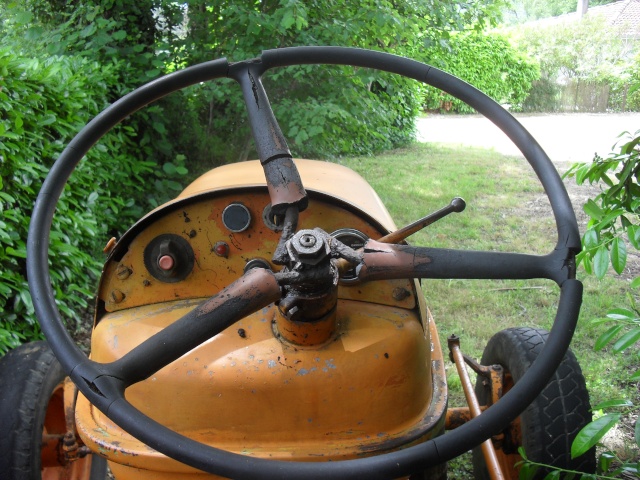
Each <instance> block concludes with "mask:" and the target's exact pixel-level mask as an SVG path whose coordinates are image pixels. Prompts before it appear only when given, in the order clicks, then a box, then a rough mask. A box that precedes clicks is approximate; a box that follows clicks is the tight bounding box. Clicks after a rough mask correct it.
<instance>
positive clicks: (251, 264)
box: [244, 258, 271, 273]
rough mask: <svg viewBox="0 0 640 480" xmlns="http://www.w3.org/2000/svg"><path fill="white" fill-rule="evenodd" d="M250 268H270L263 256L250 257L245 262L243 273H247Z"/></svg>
mask: <svg viewBox="0 0 640 480" xmlns="http://www.w3.org/2000/svg"><path fill="white" fill-rule="evenodd" d="M252 268H264V269H266V270H271V264H270V263H269V262H267V261H266V260H265V259H264V258H252V259H251V260H249V261H248V262H247V263H246V264H245V266H244V273H247V272H248V271H249V270H251V269H252Z"/></svg>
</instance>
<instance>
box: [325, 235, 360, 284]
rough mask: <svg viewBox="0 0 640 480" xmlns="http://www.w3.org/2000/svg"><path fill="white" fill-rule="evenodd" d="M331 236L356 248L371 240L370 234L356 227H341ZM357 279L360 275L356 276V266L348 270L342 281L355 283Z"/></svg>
mask: <svg viewBox="0 0 640 480" xmlns="http://www.w3.org/2000/svg"><path fill="white" fill-rule="evenodd" d="M331 236H332V237H333V238H335V239H336V240H339V241H341V242H342V243H344V244H345V245H346V246H347V247H351V248H353V249H354V250H358V249H359V248H362V247H364V244H365V243H367V240H369V237H368V236H366V235H365V234H364V233H362V232H361V231H360V230H356V229H355V228H341V229H339V230H336V231H335V232H333V233H332V234H331ZM357 280H358V277H357V276H356V271H355V268H352V269H350V270H347V271H346V272H345V273H344V275H343V276H342V277H341V278H340V282H342V283H353V282H356V281H357Z"/></svg>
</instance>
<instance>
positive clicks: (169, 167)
mask: <svg viewBox="0 0 640 480" xmlns="http://www.w3.org/2000/svg"><path fill="white" fill-rule="evenodd" d="M162 170H164V173H166V174H167V175H175V173H176V167H175V165H174V164H173V163H171V162H167V163H165V164H164V165H162Z"/></svg>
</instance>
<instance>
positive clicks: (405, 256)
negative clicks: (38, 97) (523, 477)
mask: <svg viewBox="0 0 640 480" xmlns="http://www.w3.org/2000/svg"><path fill="white" fill-rule="evenodd" d="M300 64H335V65H353V66H358V67H365V68H372V69H378V70H383V71H387V72H392V73H396V74H400V75H403V76H405V77H409V78H413V79H415V80H418V81H421V82H424V83H426V84H429V85H432V86H434V87H437V88H439V89H441V90H443V91H445V92H447V93H449V94H451V95H453V96H455V97H457V98H459V99H461V100H463V101H464V102H466V103H467V104H468V105H470V106H471V107H473V108H475V109H476V110H477V111H478V112H480V113H481V114H483V115H484V116H485V117H487V118H488V119H489V120H491V121H492V122H493V123H494V124H496V125H497V126H498V127H499V128H500V129H502V130H503V131H504V133H505V134H506V135H507V136H508V137H509V138H510V139H511V140H512V141H513V142H514V144H515V145H516V146H517V147H518V148H519V149H520V151H521V152H522V153H523V155H524V156H525V158H526V159H527V161H528V162H529V163H530V164H531V166H532V167H533V169H534V171H535V173H536V175H537V176H538V179H539V180H540V182H541V183H542V185H543V187H544V189H545V192H546V194H547V196H548V198H549V201H550V204H551V208H552V211H553V215H554V217H555V223H556V229H557V233H558V240H557V244H556V246H555V248H554V249H553V251H551V252H550V253H549V254H547V255H542V256H539V255H530V254H519V253H502V252H489V251H481V252H476V251H464V250H450V249H435V248H426V247H412V246H407V245H394V244H384V243H380V242H375V241H373V240H370V241H369V242H368V243H367V244H365V247H364V249H363V250H362V251H359V252H356V254H355V255H352V256H351V257H350V258H348V260H349V261H350V262H351V265H355V267H356V271H357V274H358V277H359V279H360V280H361V281H368V280H375V279H394V278H456V279H462V278H464V279H530V278H545V279H551V280H554V281H555V282H556V283H557V284H558V286H559V287H560V299H559V304H558V309H557V313H556V318H555V321H554V325H553V328H552V329H551V332H550V335H549V340H548V342H547V344H546V346H545V347H544V350H543V352H542V354H541V355H540V356H539V358H538V359H537V360H536V361H535V362H534V364H533V365H532V366H531V368H530V369H529V371H528V372H527V373H526V374H525V375H524V377H523V378H522V379H521V381H519V382H518V383H517V384H516V385H515V386H514V387H513V388H512V389H511V390H510V391H509V392H508V393H507V394H506V395H505V396H504V397H503V398H502V399H501V400H500V402H499V403H497V404H496V405H495V406H492V407H491V408H489V409H488V410H486V411H485V412H483V413H482V415H481V416H479V417H478V418H476V419H473V420H471V421H469V422H468V423H466V424H464V425H462V426H460V427H458V428H456V429H455V430H453V431H452V432H450V433H448V434H446V435H443V436H440V437H436V438H434V439H432V440H429V441H426V442H425V443H421V444H418V445H414V446H410V447H407V448H404V449H402V450H399V451H394V452H390V453H385V454H381V455H378V456H372V457H366V458H361V459H354V460H341V461H334V462H287V461H280V460H268V459H261V458H254V457H250V456H245V455H240V454H236V453H232V452H228V451H224V450H220V449H217V448H214V447H211V446H208V445H205V444H202V443H198V442H196V441H194V440H191V439H189V438H187V437H184V436H182V435H180V434H178V433H177V432H174V431H172V430H170V429H168V428H167V427H164V426H163V425H161V424H159V423H157V422H155V421H154V420H152V419H150V418H149V417H147V416H146V415H144V414H143V413H142V412H140V411H139V410H137V409H136V408H135V407H133V406H132V405H131V404H130V403H129V402H127V400H126V399H125V396H124V392H125V389H126V388H128V387H129V386H131V385H133V384H135V383H136V382H139V381H141V380H143V379H145V378H147V377H149V376H150V375H152V374H153V373H154V372H156V371H157V370H159V369H160V368H162V367H163V366H165V365H167V364H169V363H171V362H172V361H173V360H175V359H177V358H179V357H180V356H181V355H183V354H184V353H186V352H188V351H190V350H191V349H193V348H195V347H196V346H198V345H199V344H201V343H202V342H204V341H206V340H207V339H209V338H211V337H212V336H214V335H216V334H217V333H219V332H221V331H222V330H224V329H225V328H226V327H228V326H229V325H231V324H233V323H234V322H236V321H238V320H240V319H241V318H243V317H245V316H247V315H249V314H251V313H253V312H255V311H257V310H259V309H260V308H263V307H265V306H267V305H269V304H271V303H272V302H275V301H277V300H279V299H280V298H281V295H282V293H281V292H282V289H283V287H284V286H285V285H287V284H291V283H295V282H296V281H297V280H296V276H295V275H292V274H282V273H273V272H270V271H268V270H263V269H252V270H250V271H248V272H247V273H246V274H245V275H243V276H242V277H241V278H240V279H238V280H237V281H235V282H233V283H232V284H231V285H229V286H228V287H226V288H224V289H223V290H222V291H221V292H220V293H218V294H216V295H214V296H213V297H211V298H210V299H209V300H206V301H205V302H203V303H202V304H201V305H199V306H198V307H197V308H196V309H195V310H193V311H192V312H190V313H189V314H187V315H185V316H184V317H182V318H181V319H179V320H178V321H176V322H175V323H173V324H172V325H170V326H169V327H167V328H165V329H164V330H162V331H160V332H159V333H157V334H156V335H154V336H152V337H151V338H149V339H148V340H146V341H144V342H143V343H142V344H141V345H139V346H138V347H136V348H134V349H133V350H132V351H131V352H129V353H128V354H126V355H125V356H123V357H122V358H120V359H118V360H116V361H115V362H113V363H109V364H102V363H97V362H94V361H92V360H90V359H89V358H87V357H86V356H85V355H84V354H83V353H82V352H81V351H80V350H79V349H78V347H76V345H75V344H74V342H73V340H72V339H71V337H70V335H69V334H68V332H67V331H66V329H65V327H64V325H63V322H62V319H61V316H60V313H59V311H58V309H57V307H56V303H55V298H54V294H53V290H52V288H51V279H50V275H49V267H48V246H49V234H50V228H51V221H52V218H53V214H54V210H55V207H56V203H57V201H58V199H59V197H60V194H61V193H62V191H63V188H64V185H65V183H66V181H67V180H68V177H69V176H70V174H71V172H72V171H73V169H74V168H75V166H76V165H77V164H78V162H79V161H80V160H81V159H82V157H83V156H84V155H85V154H86V152H87V151H88V150H89V148H91V146H92V145H93V144H94V143H96V142H97V141H98V140H99V139H100V138H101V137H102V136H103V135H104V134H105V133H106V132H108V131H109V130H110V129H111V128H112V127H113V126H115V125H116V124H118V123H119V122H120V121H122V120H123V119H124V118H125V117H127V116H128V115H130V114H132V113H133V112H135V111H137V110H138V109H140V108H142V107H143V106H145V105H147V104H149V103H151V102H153V101H155V100H157V99H159V98H161V97H163V96H165V95H168V94H169V93H171V92H174V91H176V90H179V89H182V88H185V87H187V86H189V85H193V84H196V83H199V82H204V81H209V80H213V79H217V78H223V77H227V78H232V79H234V80H235V81H237V82H238V83H239V84H240V86H241V88H242V90H243V94H244V97H245V104H246V107H247V110H248V116H249V120H250V123H251V128H252V133H253V137H254V140H255V143H256V147H257V151H258V154H259V157H260V160H261V162H262V165H263V168H264V171H265V176H266V179H267V186H268V189H269V195H270V198H271V204H272V205H273V213H274V214H275V215H278V216H280V217H281V218H282V219H284V222H285V227H286V226H287V225H288V226H289V228H285V229H284V231H283V235H282V238H281V244H283V243H284V242H285V241H288V240H290V238H291V237H292V236H293V233H295V225H296V221H297V214H298V212H299V211H301V210H303V209H304V208H306V207H307V197H306V193H305V190H304V187H303V185H302V183H301V180H300V177H299V175H298V172H297V170H296V167H295V165H294V163H293V161H292V158H291V153H290V152H289V149H288V147H287V143H286V140H285V138H284V136H283V135H282V132H281V130H280V128H279V126H278V123H277V121H276V119H275V116H274V115H273V112H272V110H271V107H270V105H269V101H268V98H267V95H266V93H265V90H264V88H263V86H262V82H261V76H262V75H263V74H264V73H265V72H266V71H267V70H269V69H271V68H275V67H285V66H291V65H300ZM27 243H28V245H27V248H28V265H27V268H28V276H29V285H30V288H31V295H32V297H33V303H34V306H35V309H36V313H37V316H38V318H39V320H40V323H41V325H42V330H43V331H44V333H45V335H46V337H47V340H48V341H49V343H50V345H51V348H52V349H53V351H54V353H55V354H56V356H57V357H58V359H59V361H60V363H61V364H62V366H63V368H64V370H65V371H66V373H67V374H68V375H69V376H70V377H71V379H72V380H73V381H74V382H75V383H76V385H77V386H78V388H79V389H80V390H81V391H82V393H83V394H84V395H85V396H86V397H87V398H88V399H89V401H90V402H91V403H92V404H94V405H95V406H96V407H97V408H99V409H100V410H101V411H102V412H103V413H104V414H105V415H106V416H107V417H109V418H110V419H112V420H113V421H114V422H116V423H117V424H118V425H119V426H121V427H122V428H123V429H124V430H126V431H127V432H128V433H130V434H131V435H133V436H134V437H136V438H137V439H139V440H141V441H143V442H144V443H146V444H147V445H149V446H150V447H152V448H154V449H156V450H158V451H160V452H162V453H164V454H165V455H167V456H169V457H172V458H174V459H176V460H179V461H180V462H183V463H186V464H188V465H191V466H193V467H195V468H198V469H201V470H204V471H206V472H209V473H214V474H217V475H221V476H224V477H229V478H237V479H240V478H252V479H280V478H307V479H360V478H362V479H364V478H366V479H387V478H397V477H400V476H403V475H409V474H410V473H412V472H415V471H420V470H424V469H426V468H428V467H431V466H434V465H437V464H440V463H443V462H445V461H447V460H450V459H452V458H454V457H456V456H458V455H460V454H462V453H464V452H466V451H468V450H470V449H471V448H473V447H474V446H476V445H478V444H479V443H481V442H482V441H484V440H486V439H487V438H489V437H491V436H492V435H495V434H498V433H499V432H500V431H502V430H503V429H504V428H505V427H506V426H507V425H508V424H509V423H510V422H511V421H513V420H514V419H515V418H517V416H518V415H519V414H520V413H521V412H522V411H524V409H525V408H526V407H527V405H528V404H529V403H531V402H532V401H533V400H534V399H535V398H536V396H537V395H538V393H539V392H540V391H541V390H542V388H543V387H544V386H545V385H546V383H547V382H548V381H549V379H550V377H551V375H552V374H553V372H555V370H556V369H557V367H558V365H559V364H560V361H561V360H562V358H563V356H564V354H565V352H566V351H567V349H568V346H569V343H570V341H571V337H572V335H573V330H574V328H575V325H576V322H577V319H578V314H579V310H580V303H581V299H582V284H581V283H580V282H579V281H578V280H576V279H575V254H576V253H577V252H578V251H579V250H580V235H579V231H578V225H577V222H576V218H575V214H574V212H573V209H572V207H571V202H570V200H569V197H568V195H567V192H566V190H565V188H564V185H563V184H562V181H561V179H560V176H559V175H558V173H557V171H556V170H555V168H554V166H553V164H552V163H551V161H550V160H549V158H548V157H547V155H546V154H545V153H544V151H543V150H542V148H541V147H540V146H539V145H538V143H537V142H536V141H535V140H534V139H533V137H532V136H531V135H530V134H529V133H528V132H527V131H526V130H525V129H524V128H523V127H522V126H521V125H520V124H519V123H518V121H517V120H516V119H515V118H513V117H512V116H511V115H510V114H509V113H508V112H507V111H505V110H504V109H503V108H502V107H500V106H499V105H498V104H497V103H496V102H494V101H493V100H491V99H490V98H489V97H487V96H486V95H484V94H483V93H481V92H480V91H479V90H477V89H475V88H473V87H472V86H470V85H469V84H467V83H465V82H463V81H461V80H460V79H458V78H456V77H453V76H451V75H449V74H447V73H445V72H443V71H441V70H438V69H436V68H434V67H431V66H429V65H426V64H423V63H420V62H417V61H414V60H410V59H407V58H402V57H398V56H394V55H390V54H386V53H381V52H376V51H370V50H361V49H354V48H341V47H294V48H283V49H277V50H268V51H264V52H263V53H262V55H261V56H260V57H259V58H256V59H251V60H247V61H243V62H237V63H229V62H227V60H226V59H219V60H214V61H210V62H206V63H202V64H199V65H196V66H193V67H190V68H187V69H185V70H181V71H178V72H175V73H172V74H170V75H167V76H165V77H162V78H160V79H158V80H155V81H153V82H150V83H148V84H146V85H144V86H142V87H140V88H139V89H137V90H135V91H133V92H131V93H130V94H128V95H126V96H125V97H123V98H122V99H120V100H119V101H117V102H116V103H114V104H113V105H111V106H110V107H109V108H107V109H106V110H104V111H103V112H102V113H100V114H99V115H98V116H97V117H96V118H94V119H93V120H92V121H91V122H90V123H89V124H88V125H87V126H86V127H85V128H84V129H83V130H82V131H81V132H80V133H79V134H78V135H77V136H76V137H75V138H74V139H73V140H72V141H71V143H70V144H69V145H68V147H67V148H66V149H65V150H64V152H63V153H62V155H61V156H60V158H59V159H58V160H57V162H56V163H55V164H54V166H53V167H52V169H51V171H50V173H49V175H48V176H47V178H46V180H45V182H44V184H43V186H42V189H41V191H40V193H39V196H38V198H37V201H36V203H35V206H34V210H33V216H32V220H31V225H30V230H29V237H28V242H27ZM280 250H281V249H280ZM277 254H278V252H277V251H276V255H277ZM274 261H275V260H274Z"/></svg>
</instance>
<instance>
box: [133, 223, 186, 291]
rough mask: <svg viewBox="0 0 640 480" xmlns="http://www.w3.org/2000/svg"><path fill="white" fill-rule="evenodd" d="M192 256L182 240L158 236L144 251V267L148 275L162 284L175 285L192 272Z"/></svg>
mask: <svg viewBox="0 0 640 480" xmlns="http://www.w3.org/2000/svg"><path fill="white" fill-rule="evenodd" d="M193 264H194V254H193V249H192V248H191V245H189V242H188V241H186V240H185V239H184V238H182V237H180V236H178V235H173V234H164V235H158V236H157V237H156V238H154V239H153V240H151V242H149V245H147V247H146V248H145V249H144V265H145V267H146V268H147V270H148V271H149V273H150V274H151V275H152V276H153V277H154V278H156V279H157V280H160V281H162V282H167V283H176V282H179V281H181V280H184V279H185V278H186V277H187V276H188V275H189V274H190V273H191V270H193Z"/></svg>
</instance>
